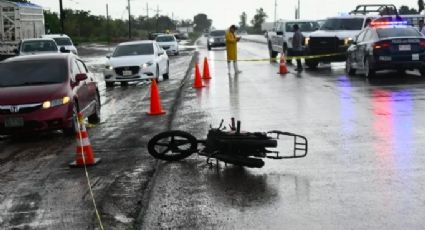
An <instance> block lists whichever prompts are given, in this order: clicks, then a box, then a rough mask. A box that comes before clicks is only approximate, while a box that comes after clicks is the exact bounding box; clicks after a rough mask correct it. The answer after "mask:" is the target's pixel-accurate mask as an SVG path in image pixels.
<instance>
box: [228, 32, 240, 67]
mask: <svg viewBox="0 0 425 230" xmlns="http://www.w3.org/2000/svg"><path fill="white" fill-rule="evenodd" d="M236 29H237V28H236V26H235V25H231V26H230V27H229V30H228V31H226V51H227V70H228V73H229V74H230V62H232V61H233V68H234V69H235V74H238V73H241V72H242V71H240V70H239V68H238V63H237V59H238V55H237V43H238V41H239V40H240V39H241V38H240V37H236V35H235V31H236Z"/></svg>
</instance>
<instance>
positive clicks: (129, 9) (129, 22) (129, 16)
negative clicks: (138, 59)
mask: <svg viewBox="0 0 425 230" xmlns="http://www.w3.org/2000/svg"><path fill="white" fill-rule="evenodd" d="M128 38H129V39H131V8H130V0H128Z"/></svg>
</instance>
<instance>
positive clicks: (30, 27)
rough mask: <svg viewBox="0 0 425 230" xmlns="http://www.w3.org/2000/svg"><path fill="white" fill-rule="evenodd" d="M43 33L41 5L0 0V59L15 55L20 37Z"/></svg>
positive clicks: (30, 36) (33, 36) (25, 37)
mask: <svg viewBox="0 0 425 230" xmlns="http://www.w3.org/2000/svg"><path fill="white" fill-rule="evenodd" d="M44 34H45V27H44V14H43V8H42V7H41V6H38V5H35V4H32V3H18V2H10V1H5V0H0V60H2V59H4V58H7V57H10V56H13V55H15V51H16V49H17V48H18V44H19V42H20V41H21V40H22V39H27V38H39V37H41V35H44Z"/></svg>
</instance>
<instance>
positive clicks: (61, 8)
mask: <svg viewBox="0 0 425 230" xmlns="http://www.w3.org/2000/svg"><path fill="white" fill-rule="evenodd" d="M59 14H60V16H59V17H60V22H61V33H62V34H64V33H65V27H64V23H63V20H64V15H63V5H62V0H59Z"/></svg>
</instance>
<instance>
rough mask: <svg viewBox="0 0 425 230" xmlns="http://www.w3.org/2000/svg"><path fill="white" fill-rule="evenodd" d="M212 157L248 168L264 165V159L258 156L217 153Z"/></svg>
mask: <svg viewBox="0 0 425 230" xmlns="http://www.w3.org/2000/svg"><path fill="white" fill-rule="evenodd" d="M214 157H215V158H217V159H218V160H220V161H223V162H226V163H229V164H233V165H238V166H245V167H248V168H262V167H263V166H264V161H263V160H261V159H258V158H251V157H242V156H232V155H229V154H217V155H215V156H214Z"/></svg>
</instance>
